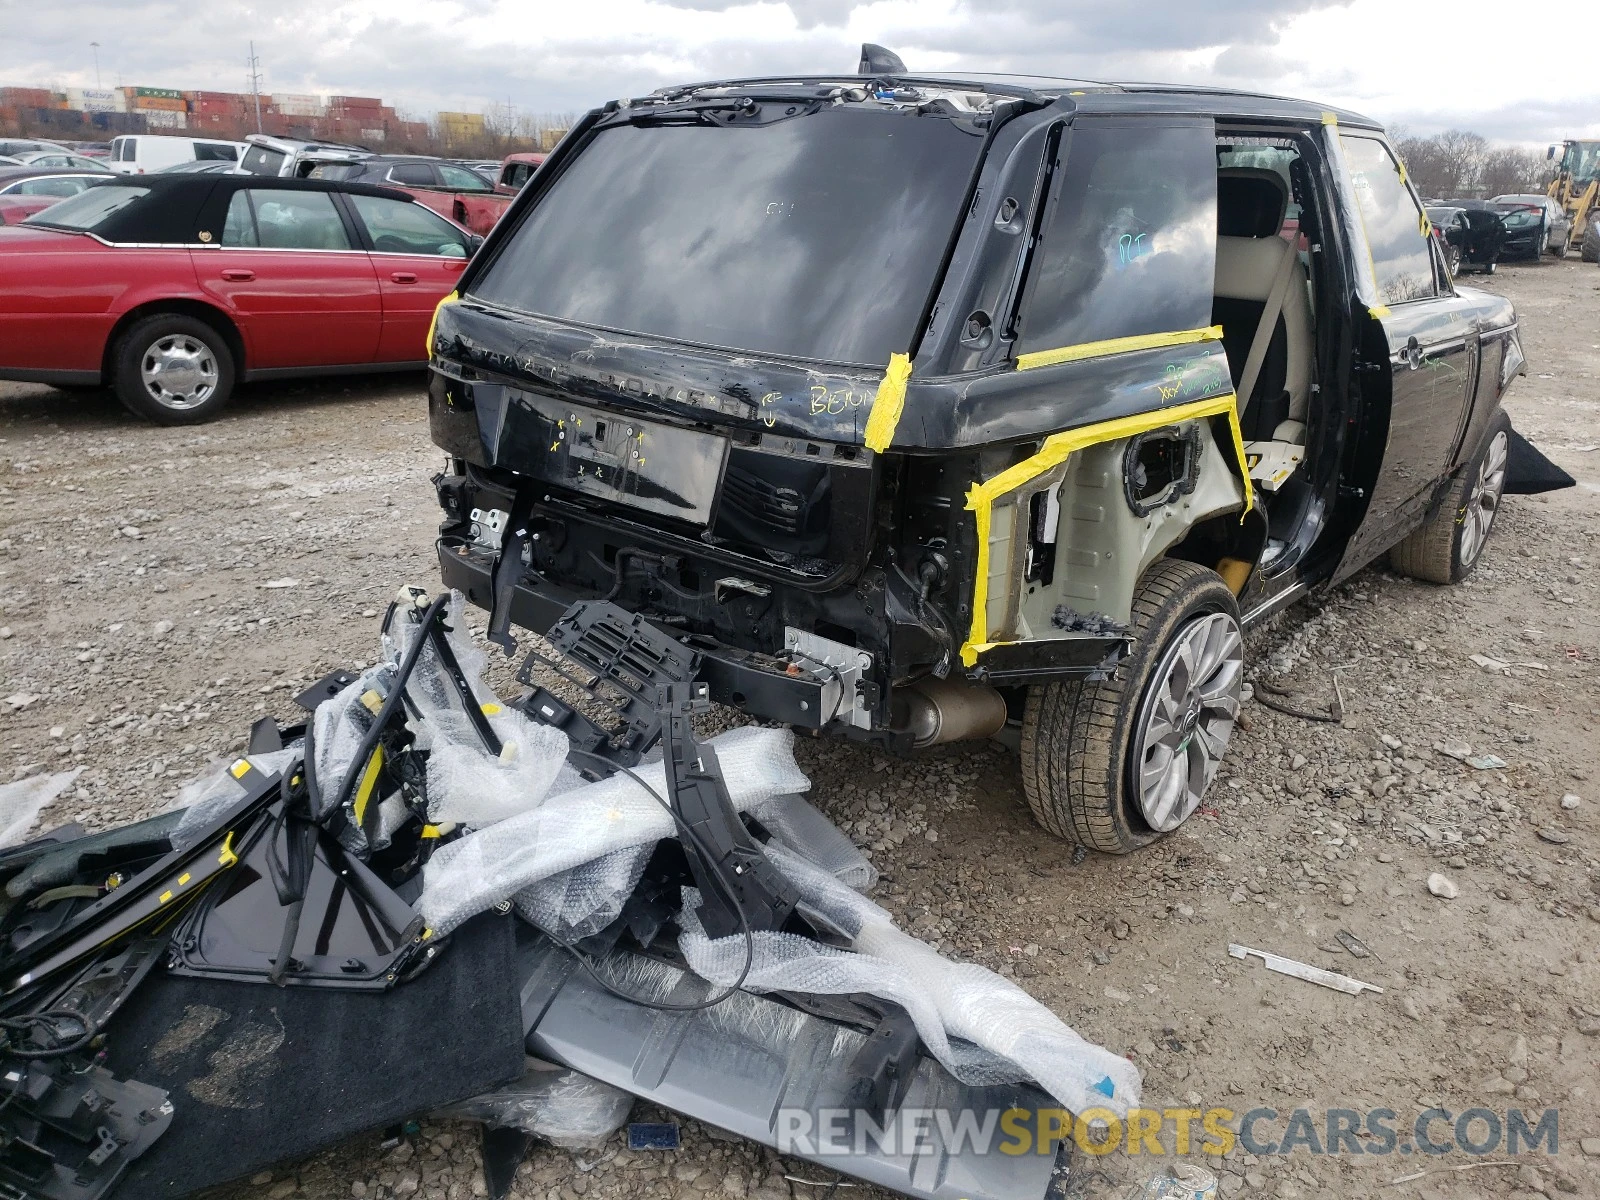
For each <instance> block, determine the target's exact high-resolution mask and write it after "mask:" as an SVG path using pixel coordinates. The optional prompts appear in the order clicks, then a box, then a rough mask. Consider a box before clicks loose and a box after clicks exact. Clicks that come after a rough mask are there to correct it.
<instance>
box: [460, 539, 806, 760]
mask: <svg viewBox="0 0 1600 1200" xmlns="http://www.w3.org/2000/svg"><path fill="white" fill-rule="evenodd" d="M439 569H440V573H441V575H442V576H443V579H444V585H445V586H446V587H452V588H458V589H459V590H460V591H461V592H463V593H464V594H465V595H466V596H467V598H468V599H469V600H471V601H472V602H473V603H474V604H478V605H481V606H483V607H485V608H488V607H489V606H490V602H491V600H492V598H493V590H492V587H493V585H492V582H491V573H490V567H489V565H488V563H487V562H486V561H480V560H477V559H474V558H472V557H468V556H466V555H461V554H457V553H455V552H454V551H453V550H451V549H449V548H448V547H445V546H440V547H439ZM509 595H510V601H509V604H510V608H509V615H510V619H511V622H512V623H513V624H516V625H520V626H522V627H523V628H524V629H531V630H534V631H535V632H537V633H540V634H548V633H549V632H550V631H551V630H552V629H553V628H554V627H555V626H556V623H557V622H558V621H560V620H561V618H562V616H563V615H564V614H565V613H566V612H567V611H568V609H570V608H571V607H572V605H573V604H574V603H575V602H577V601H579V600H581V599H583V597H580V596H577V595H573V594H569V593H567V592H565V591H564V590H563V589H561V588H560V587H558V586H556V585H554V584H550V583H545V584H543V585H541V587H539V588H537V589H535V588H532V587H529V586H528V585H527V584H526V583H518V584H516V585H515V586H514V587H512V588H511V590H510V593H509ZM618 611H622V610H620V609H619V610H618ZM680 644H681V643H680ZM691 648H692V649H693V650H694V651H696V652H697V653H698V655H699V665H698V667H697V668H696V671H695V675H694V676H693V678H694V679H696V680H698V681H700V682H702V683H705V684H706V685H708V687H709V688H710V692H711V699H712V700H714V701H716V702H717V703H718V704H725V705H727V706H728V707H730V708H738V709H748V710H749V711H750V712H753V713H758V714H760V715H761V716H762V717H764V718H767V719H769V720H773V721H778V722H781V723H783V724H785V725H797V726H800V727H801V728H806V729H821V728H822V726H823V725H825V724H826V723H827V717H828V709H827V708H826V707H825V706H824V704H823V690H824V688H825V687H826V686H827V684H828V683H829V682H830V680H829V679H828V678H827V677H825V676H822V675H817V674H815V673H814V672H811V671H807V670H804V669H801V668H797V667H794V666H792V665H791V664H789V663H787V662H784V661H782V660H780V659H777V658H773V657H770V656H768V655H764V654H757V653H755V652H753V651H745V650H737V649H733V648H732V647H728V646H721V645H711V646H702V645H700V644H698V643H695V644H694V645H693V646H692V647H691ZM525 682H526V681H525ZM552 723H556V722H552Z"/></svg>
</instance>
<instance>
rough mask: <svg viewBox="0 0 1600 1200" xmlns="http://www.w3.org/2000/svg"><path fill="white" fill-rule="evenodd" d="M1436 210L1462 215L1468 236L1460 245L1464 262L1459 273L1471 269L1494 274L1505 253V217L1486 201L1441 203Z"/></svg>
mask: <svg viewBox="0 0 1600 1200" xmlns="http://www.w3.org/2000/svg"><path fill="white" fill-rule="evenodd" d="M1435 207H1444V208H1450V209H1453V210H1455V211H1456V212H1459V213H1460V214H1461V220H1462V221H1463V223H1464V224H1465V225H1466V233H1465V234H1464V235H1463V239H1462V243H1461V262H1460V264H1459V265H1458V266H1457V271H1458V272H1461V273H1465V272H1466V271H1467V269H1468V268H1469V267H1471V268H1475V269H1477V270H1479V271H1481V272H1483V273H1484V274H1485V275H1493V274H1494V272H1495V268H1496V266H1498V264H1499V262H1500V256H1501V255H1502V254H1503V253H1504V251H1505V244H1506V223H1505V219H1504V214H1502V213H1500V212H1499V211H1497V210H1496V208H1495V206H1494V205H1492V204H1490V203H1489V201H1487V200H1442V201H1440V202H1439V204H1438V205H1436V206H1435Z"/></svg>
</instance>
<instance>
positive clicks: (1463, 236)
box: [1423, 204, 1467, 277]
mask: <svg viewBox="0 0 1600 1200" xmlns="http://www.w3.org/2000/svg"><path fill="white" fill-rule="evenodd" d="M1423 211H1425V212H1426V213H1427V214H1428V224H1429V225H1430V226H1432V228H1433V236H1434V237H1435V238H1437V239H1438V241H1439V252H1440V253H1441V254H1443V255H1444V265H1445V267H1446V268H1447V269H1448V270H1449V272H1450V274H1451V276H1452V277H1453V276H1455V275H1457V274H1459V273H1460V271H1461V255H1462V251H1463V248H1464V247H1465V246H1466V243H1467V221H1466V217H1465V216H1464V215H1463V210H1462V209H1459V208H1450V207H1447V206H1444V205H1437V204H1430V205H1429V206H1428V207H1427V208H1426V209H1424V210H1423Z"/></svg>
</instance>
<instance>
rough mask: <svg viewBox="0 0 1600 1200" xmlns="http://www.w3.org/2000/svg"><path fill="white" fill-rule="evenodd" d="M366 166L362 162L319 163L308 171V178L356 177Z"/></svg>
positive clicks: (306, 175)
mask: <svg viewBox="0 0 1600 1200" xmlns="http://www.w3.org/2000/svg"><path fill="white" fill-rule="evenodd" d="M364 169H365V168H364V167H363V166H362V165H361V164H360V163H347V162H340V163H318V164H317V165H316V166H314V167H312V168H311V170H309V171H307V172H306V174H305V177H306V178H307V179H355V178H357V177H358V176H359V175H360V174H361V172H362V171H363V170H364Z"/></svg>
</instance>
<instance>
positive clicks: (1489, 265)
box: [1483, 262, 1498, 275]
mask: <svg viewBox="0 0 1600 1200" xmlns="http://www.w3.org/2000/svg"><path fill="white" fill-rule="evenodd" d="M1496 265H1498V264H1496V263H1493V262H1486V263H1484V264H1483V273H1484V274H1485V275H1493V274H1494V269H1495V267H1496Z"/></svg>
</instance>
